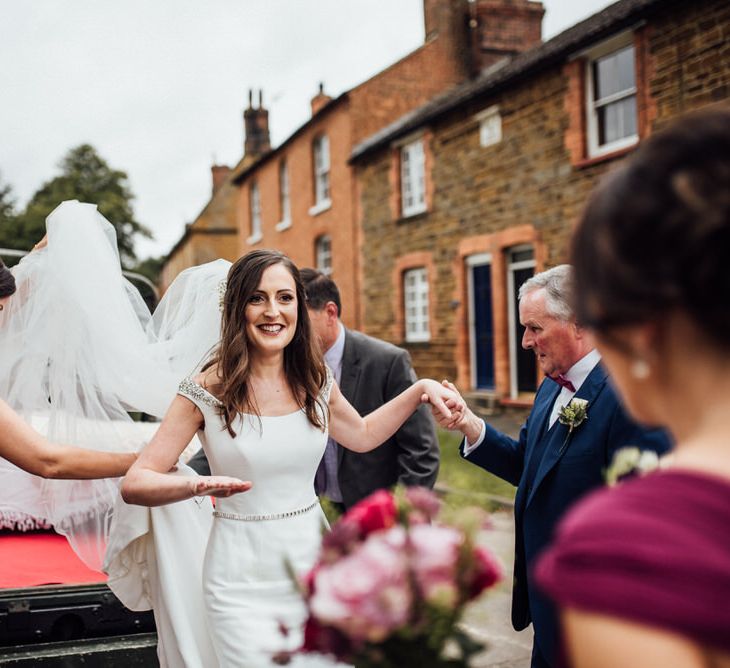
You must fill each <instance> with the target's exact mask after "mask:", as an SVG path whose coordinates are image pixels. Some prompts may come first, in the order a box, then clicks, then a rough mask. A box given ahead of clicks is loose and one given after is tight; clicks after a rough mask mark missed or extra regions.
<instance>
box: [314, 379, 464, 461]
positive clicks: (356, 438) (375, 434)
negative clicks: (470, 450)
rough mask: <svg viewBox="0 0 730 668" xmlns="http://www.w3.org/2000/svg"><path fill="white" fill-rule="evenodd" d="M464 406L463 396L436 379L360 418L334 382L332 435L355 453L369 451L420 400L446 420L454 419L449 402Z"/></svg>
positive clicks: (396, 426) (414, 386)
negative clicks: (447, 404) (448, 405)
mask: <svg viewBox="0 0 730 668" xmlns="http://www.w3.org/2000/svg"><path fill="white" fill-rule="evenodd" d="M449 400H451V401H454V402H455V403H456V404H457V405H459V406H460V405H461V402H462V400H461V397H459V396H458V394H455V393H454V392H453V391H452V390H450V389H449V388H447V387H444V386H443V385H441V384H440V383H437V382H436V381H435V380H430V379H428V378H424V379H421V380H419V381H416V382H415V383H414V384H413V385H411V386H410V387H409V388H407V389H406V390H404V391H403V392H401V393H400V394H399V395H398V396H397V397H395V398H393V399H391V400H390V401H389V402H388V403H386V404H383V405H382V406H381V407H380V408H378V409H377V410H375V411H373V412H372V413H370V414H369V415H368V416H367V417H364V418H363V417H361V416H360V415H359V414H358V412H357V411H356V410H355V409H354V408H353V407H352V406H351V405H350V403H349V402H348V401H347V399H345V397H343V396H342V392H340V388H339V387H338V386H337V384H336V383H335V384H334V385H333V387H332V392H331V393H330V402H329V407H330V434H331V436H332V438H334V439H335V440H336V441H337V442H338V443H339V444H340V445H342V446H343V447H345V448H348V449H349V450H354V451H355V452H369V451H370V450H373V449H375V448H376V447H378V446H379V445H380V444H381V443H383V442H385V441H387V440H388V439H389V438H390V437H391V436H392V435H393V434H394V433H395V432H396V431H397V430H398V428H399V427H400V426H401V425H402V424H403V423H404V422H405V421H406V420H407V419H408V417H409V416H410V415H411V414H412V413H413V411H415V410H416V408H418V406H419V405H420V404H421V403H425V402H429V403H430V404H431V405H432V406H433V409H434V411H437V412H439V413H441V414H442V415H443V417H444V419H451V418H452V411H451V410H450V409H449V408H447V406H446V402H447V401H449Z"/></svg>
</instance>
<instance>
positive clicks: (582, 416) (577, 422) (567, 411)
mask: <svg viewBox="0 0 730 668" xmlns="http://www.w3.org/2000/svg"><path fill="white" fill-rule="evenodd" d="M587 419H588V400H587V399H575V398H574V399H571V400H570V401H569V402H568V403H567V404H566V405H565V406H563V407H562V408H561V409H560V412H559V413H558V422H560V424H564V425H565V426H566V427H567V428H568V435H567V436H566V437H565V441H563V445H562V446H561V447H560V454H562V453H563V450H565V448H567V447H568V442H569V441H570V437H571V436H572V435H573V432H574V431H575V430H576V429H577V428H578V427H580V426H581V425H582V424H583V423H584V422H585V421H586V420H587Z"/></svg>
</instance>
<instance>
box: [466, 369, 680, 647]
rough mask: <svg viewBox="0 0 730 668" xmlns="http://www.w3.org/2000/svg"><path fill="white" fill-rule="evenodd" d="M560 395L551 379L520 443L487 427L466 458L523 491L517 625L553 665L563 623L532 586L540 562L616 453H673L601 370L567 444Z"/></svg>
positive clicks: (518, 513)
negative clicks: (629, 449) (630, 411)
mask: <svg viewBox="0 0 730 668" xmlns="http://www.w3.org/2000/svg"><path fill="white" fill-rule="evenodd" d="M560 389H561V388H560V386H559V385H558V384H557V383H555V382H554V381H553V380H550V379H545V381H544V382H543V383H542V384H541V385H540V388H539V389H538V391H537V395H536V396H535V403H534V405H533V408H532V411H531V412H530V415H529V416H528V418H527V422H525V424H524V425H523V426H522V429H521V430H520V435H519V438H518V439H517V440H514V439H512V438H510V437H509V436H506V435H505V434H502V433H501V432H499V431H497V430H496V429H494V428H492V427H490V426H489V425H488V424H487V425H486V436H485V438H484V441H483V442H482V443H481V445H479V447H478V448H476V450H474V451H473V452H472V453H470V454H469V455H468V456H467V457H466V459H467V460H468V461H470V462H473V463H474V464H476V465H477V466H481V467H482V468H484V469H486V470H487V471H489V472H491V473H493V474H495V475H497V476H499V477H500V478H503V479H504V480H507V481H508V482H510V483H512V484H513V485H516V486H517V495H516V497H515V566H514V584H513V590H512V624H513V626H514V627H515V629H517V630H518V631H520V630H522V629H524V628H525V627H526V626H528V625H529V624H530V622H532V623H533V627H534V631H535V642H536V643H537V644H538V646H539V648H540V651H541V653H542V655H543V656H544V657H546V658H547V659H548V661H554V660H555V658H556V656H557V648H558V642H557V641H558V637H559V626H558V624H559V622H558V617H557V612H556V610H555V608H554V607H553V605H552V603H551V602H550V601H549V600H548V599H547V598H545V597H544V596H542V594H541V593H540V592H539V591H538V590H536V588H535V587H534V586H533V584H532V581H531V578H532V573H531V569H532V566H533V561H534V559H535V557H536V556H537V555H538V554H539V552H540V551H541V550H542V549H543V548H544V547H545V546H546V545H547V544H548V543H549V541H550V539H551V537H552V533H553V530H554V528H555V525H556V524H557V522H558V521H559V520H560V518H561V517H562V515H563V514H564V513H565V511H566V510H567V509H568V508H569V507H570V506H571V505H572V504H573V503H575V502H576V501H577V500H578V499H579V498H580V497H581V496H583V495H584V494H585V493H586V492H588V491H590V490H592V489H594V488H596V487H599V486H601V485H603V484H604V481H603V472H604V470H605V469H606V467H607V466H608V465H609V464H610V463H611V460H612V458H613V454H614V452H615V451H616V450H617V449H620V448H622V447H624V446H628V445H636V446H638V447H640V448H642V449H649V450H654V451H656V452H658V453H660V454H661V453H663V452H666V451H667V450H668V449H669V447H670V445H669V440H668V438H667V436H666V434H665V433H664V432H663V431H661V430H652V431H648V430H645V429H643V428H642V427H640V426H638V425H637V424H635V423H634V422H632V421H631V420H630V419H629V417H628V416H627V415H626V413H625V412H624V410H623V408H622V407H621V404H620V403H619V400H618V397H617V396H616V392H615V391H614V389H613V388H612V387H611V384H610V382H608V378H607V374H606V372H605V370H604V369H603V367H602V366H601V365H600V364H599V365H597V366H596V367H595V368H594V369H593V370H592V371H591V373H590V374H589V375H588V377H587V378H586V380H585V381H584V383H583V384H582V385H581V386H580V388H579V389H578V392H577V393H576V395H575V396H576V398H578V399H587V400H588V405H587V416H588V417H587V419H586V421H585V422H583V423H582V424H581V425H580V426H579V427H577V428H576V429H575V430H574V431H573V433H572V435H571V436H570V438H569V439H567V442H566V438H567V436H568V427H566V426H565V425H562V424H560V422H559V421H557V420H556V422H555V424H554V425H553V426H552V428H550V429H548V419H549V417H550V413H551V411H552V407H553V404H554V402H555V399H556V398H557V396H558V394H559V393H560ZM462 455H463V449H462ZM531 473H533V475H531Z"/></svg>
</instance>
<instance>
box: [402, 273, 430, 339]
mask: <svg viewBox="0 0 730 668" xmlns="http://www.w3.org/2000/svg"><path fill="white" fill-rule="evenodd" d="M410 279H413V284H412V285H409V282H410ZM402 280H403V323H404V326H405V340H406V341H407V342H409V343H422V342H424V341H430V340H431V326H430V317H431V313H430V304H429V285H428V269H427V268H426V267H413V268H412V269H407V270H406V271H404V272H403V279H402ZM411 309H412V310H413V311H414V312H413V313H409V311H410V310H411ZM424 310H425V314H424Z"/></svg>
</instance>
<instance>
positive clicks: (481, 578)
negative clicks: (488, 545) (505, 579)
mask: <svg viewBox="0 0 730 668" xmlns="http://www.w3.org/2000/svg"><path fill="white" fill-rule="evenodd" d="M473 555H474V573H473V576H472V578H471V583H470V585H469V598H470V599H472V598H475V597H477V596H479V594H481V593H482V592H483V591H484V590H485V589H487V588H488V587H491V586H492V585H493V584H495V583H497V582H499V581H500V580H501V579H502V564H500V563H499V561H497V559H495V558H494V556H493V555H492V553H491V552H490V551H489V550H487V549H485V548H483V547H478V546H477V547H475V548H474V552H473Z"/></svg>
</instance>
